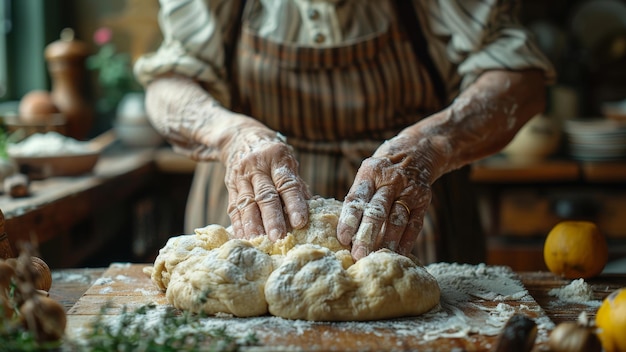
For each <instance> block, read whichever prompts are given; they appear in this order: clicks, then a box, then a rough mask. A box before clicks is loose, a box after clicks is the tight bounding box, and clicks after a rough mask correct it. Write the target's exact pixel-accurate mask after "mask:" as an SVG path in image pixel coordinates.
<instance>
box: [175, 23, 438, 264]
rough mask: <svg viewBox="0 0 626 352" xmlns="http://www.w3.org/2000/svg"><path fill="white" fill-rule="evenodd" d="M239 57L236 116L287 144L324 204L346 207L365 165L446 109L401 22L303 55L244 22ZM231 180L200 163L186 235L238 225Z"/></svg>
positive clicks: (431, 240)
mask: <svg viewBox="0 0 626 352" xmlns="http://www.w3.org/2000/svg"><path fill="white" fill-rule="evenodd" d="M236 50H237V54H236V55H235V58H236V67H234V71H233V77H234V79H233V81H234V82H235V86H236V88H235V89H234V101H235V106H234V110H237V111H240V112H242V113H245V114H247V115H249V116H253V117H254V118H256V119H258V120H260V121H262V122H263V123H265V124H266V125H267V126H268V127H269V128H272V129H274V130H276V131H279V132H280V133H281V134H283V135H284V136H286V137H287V141H288V143H289V144H290V145H291V146H293V147H294V149H295V154H296V157H297V159H298V161H299V163H300V176H301V177H302V178H303V179H304V180H305V181H306V182H307V184H308V185H309V187H310V190H311V192H312V194H315V195H320V196H322V197H326V198H335V199H339V200H343V198H344V196H345V195H346V194H347V192H348V190H349V189H350V187H351V185H352V181H353V180H354V177H355V175H356V172H357V170H358V167H359V166H360V164H361V162H362V160H363V159H364V158H366V157H368V156H370V155H371V154H372V153H373V152H374V151H375V149H376V148H377V147H378V146H379V145H380V144H381V143H382V142H383V141H385V140H386V139H389V138H391V137H393V136H395V135H396V134H397V133H398V132H399V131H400V130H402V129H403V128H405V127H407V126H409V125H411V124H414V123H415V122H417V121H418V120H419V119H420V118H422V117H423V116H427V115H429V114H431V113H433V112H435V111H437V110H438V109H440V108H441V106H440V104H439V102H438V99H437V97H436V96H435V93H434V90H433V84H432V79H431V76H430V75H429V73H428V72H427V71H426V70H425V68H424V67H423V66H422V65H421V64H420V60H419V58H417V57H416V55H415V52H414V50H413V48H412V46H411V43H410V41H409V39H408V37H407V36H406V34H405V32H404V30H403V28H402V27H401V25H400V24H398V23H381V24H380V27H379V30H378V31H377V32H376V33H372V34H371V35H370V36H368V37H365V38H361V39H360V40H358V41H354V42H352V43H347V44H343V45H342V46H332V47H302V46H295V45H289V44H285V43H277V42H272V41H269V40H267V39H265V38H262V37H260V36H258V35H257V34H256V33H255V32H254V29H253V28H251V27H250V22H249V21H247V18H246V16H244V18H243V23H242V29H241V32H240V34H239V42H238V46H237V49H236ZM224 173H225V170H224V167H223V166H222V165H221V164H220V163H217V162H209V163H201V164H199V165H198V169H197V170H196V175H195V178H194V181H193V185H192V192H191V193H190V199H189V202H188V208H187V210H186V214H187V219H186V224H185V227H186V231H191V230H193V229H194V228H198V227H202V226H206V225H207V224H221V225H224V226H228V225H229V224H230V219H229V218H228V215H227V211H226V209H227V205H228V194H227V190H226V187H225V185H224ZM435 196H436V195H435ZM431 208H432V207H431ZM429 214H430V215H429V216H426V217H425V218H426V219H425V220H424V221H425V223H424V229H423V230H422V233H421V234H420V236H419V237H418V244H417V245H416V251H415V254H416V255H418V256H419V258H420V259H421V260H422V261H423V262H425V263H428V262H433V261H436V260H437V259H438V258H437V254H436V253H437V252H436V242H437V237H436V232H437V231H436V226H435V223H434V222H433V219H434V215H435V214H434V213H433V211H432V209H431V211H429Z"/></svg>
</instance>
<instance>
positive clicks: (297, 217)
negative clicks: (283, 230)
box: [289, 213, 306, 229]
mask: <svg viewBox="0 0 626 352" xmlns="http://www.w3.org/2000/svg"><path fill="white" fill-rule="evenodd" d="M289 222H291V226H293V227H294V228H296V229H300V228H302V227H304V225H306V216H305V215H304V214H303V213H293V214H291V218H289Z"/></svg>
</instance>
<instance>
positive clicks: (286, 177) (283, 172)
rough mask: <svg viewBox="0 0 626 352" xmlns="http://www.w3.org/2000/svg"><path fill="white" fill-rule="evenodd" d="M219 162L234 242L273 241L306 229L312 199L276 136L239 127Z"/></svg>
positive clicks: (290, 155)
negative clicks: (261, 238)
mask: <svg viewBox="0 0 626 352" xmlns="http://www.w3.org/2000/svg"><path fill="white" fill-rule="evenodd" d="M222 161H223V162H224V165H226V179H225V182H226V187H227V189H228V198H229V200H228V214H229V216H230V219H231V222H232V226H233V230H234V234H235V237H238V238H253V237H256V236H259V235H263V234H267V235H268V236H269V238H270V240H272V241H276V240H277V239H279V238H281V237H283V236H284V235H285V234H286V233H287V231H288V230H290V229H291V228H301V227H303V226H304V225H306V223H307V221H308V207H307V203H306V199H308V198H310V194H309V191H308V189H307V187H306V184H305V183H304V181H303V180H302V179H301V178H300V176H299V175H298V162H297V161H296V159H295V157H294V155H293V153H292V148H291V147H290V146H288V145H287V144H286V143H285V141H284V139H283V138H281V137H280V135H278V134H277V133H275V132H273V131H271V130H269V129H267V128H265V127H260V126H254V125H253V126H250V127H246V128H240V129H238V130H237V132H236V133H234V134H233V136H232V137H231V138H229V140H228V142H227V143H226V145H225V148H224V149H223V152H222ZM286 219H288V222H287V220H286Z"/></svg>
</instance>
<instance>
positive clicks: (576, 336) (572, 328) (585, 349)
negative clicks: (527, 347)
mask: <svg viewBox="0 0 626 352" xmlns="http://www.w3.org/2000/svg"><path fill="white" fill-rule="evenodd" d="M548 346H549V347H550V351H553V352H601V351H602V344H601V343H600V340H599V339H598V336H597V335H596V333H595V329H594V328H592V327H591V326H589V325H588V324H582V323H581V321H580V320H579V321H578V322H571V321H568V322H563V323H560V324H559V325H557V326H556V328H554V330H552V332H551V333H550V338H549V340H548Z"/></svg>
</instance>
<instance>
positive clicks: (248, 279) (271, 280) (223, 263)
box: [151, 198, 440, 321]
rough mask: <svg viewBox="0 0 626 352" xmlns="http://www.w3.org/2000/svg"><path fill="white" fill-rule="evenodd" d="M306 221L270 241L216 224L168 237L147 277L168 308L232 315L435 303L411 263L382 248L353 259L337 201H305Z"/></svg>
mask: <svg viewBox="0 0 626 352" xmlns="http://www.w3.org/2000/svg"><path fill="white" fill-rule="evenodd" d="M309 208H310V218H309V225H308V226H307V227H306V228H304V229H301V230H295V231H293V232H292V233H289V234H288V235H287V236H286V237H285V238H284V239H281V240H280V241H277V242H276V243H272V242H271V241H269V239H267V238H266V237H265V236H261V237H257V238H255V239H253V240H251V241H246V240H240V239H233V238H231V237H232V235H231V233H230V232H229V231H228V229H225V228H223V227H221V226H218V225H209V226H207V227H205V228H202V229H197V230H196V233H195V234H194V235H182V236H178V237H173V238H171V239H170V240H169V241H168V242H167V244H166V245H165V246H164V247H163V248H162V249H161V251H160V252H159V256H158V257H157V259H156V261H155V263H154V268H153V270H152V273H151V275H152V280H153V281H154V282H155V283H156V284H157V285H158V286H159V287H160V288H161V289H162V290H165V292H166V296H167V299H168V301H169V302H170V303H171V304H172V305H174V306H175V307H176V308H179V309H183V310H188V311H191V312H195V313H199V312H203V313H206V314H216V313H229V314H233V315H236V316H240V317H245V316H256V315H263V314H266V313H268V312H269V313H271V314H273V315H276V316H280V317H283V318H289V319H306V320H325V321H347V320H376V319H388V318H394V317H402V316H411V315H418V314H422V313H424V312H427V311H428V310H430V309H432V308H433V307H435V306H436V305H437V304H438V303H439V295H440V291H439V285H438V284H437V281H436V280H435V278H434V277H433V276H432V275H430V274H429V273H428V272H427V271H426V270H425V269H424V268H423V267H422V266H421V265H419V263H417V262H416V261H414V260H412V259H409V258H407V257H405V256H402V255H399V254H397V253H394V252H392V251H389V250H386V249H383V250H379V251H377V252H374V253H371V254H370V255H368V256H367V257H365V258H363V259H361V260H359V261H358V262H357V263H354V262H353V261H352V258H351V256H350V253H349V251H348V250H347V248H345V247H343V246H342V245H341V244H340V243H339V241H337V239H336V237H335V233H336V228H337V221H338V218H339V214H340V212H341V202H339V201H337V200H334V199H322V198H317V199H313V200H311V201H310V202H309Z"/></svg>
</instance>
